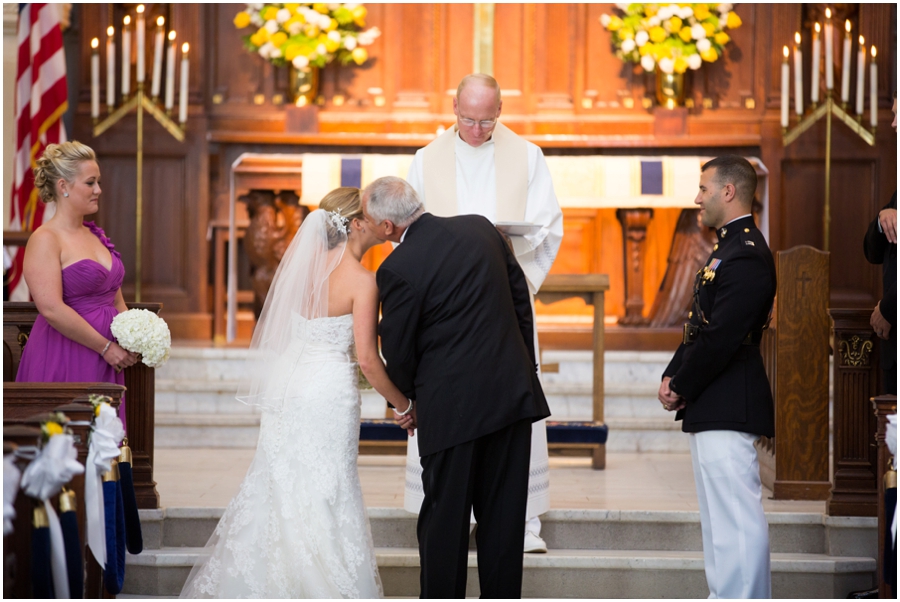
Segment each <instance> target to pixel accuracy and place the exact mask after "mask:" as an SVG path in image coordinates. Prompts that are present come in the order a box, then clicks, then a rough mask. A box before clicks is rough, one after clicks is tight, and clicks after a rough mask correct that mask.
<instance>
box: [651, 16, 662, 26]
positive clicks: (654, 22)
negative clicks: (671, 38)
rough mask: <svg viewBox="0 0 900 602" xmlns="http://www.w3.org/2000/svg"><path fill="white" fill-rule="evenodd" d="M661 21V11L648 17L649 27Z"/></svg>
mask: <svg viewBox="0 0 900 602" xmlns="http://www.w3.org/2000/svg"><path fill="white" fill-rule="evenodd" d="M660 23H662V17H660V16H659V13H656V14H655V15H653V16H652V17H650V18H649V19H647V27H656V26H657V25H659V24H660Z"/></svg>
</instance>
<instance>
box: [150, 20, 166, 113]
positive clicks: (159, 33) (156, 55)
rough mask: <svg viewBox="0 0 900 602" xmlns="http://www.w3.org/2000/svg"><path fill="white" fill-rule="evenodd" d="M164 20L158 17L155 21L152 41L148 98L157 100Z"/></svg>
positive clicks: (160, 73)
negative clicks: (154, 37)
mask: <svg viewBox="0 0 900 602" xmlns="http://www.w3.org/2000/svg"><path fill="white" fill-rule="evenodd" d="M165 24H166V18H165V17H159V18H157V19H156V39H155V40H154V41H153V80H152V83H151V85H150V96H152V97H153V98H157V97H158V96H159V86H160V82H161V80H162V55H163V39H164V38H165V33H166V32H165V27H164V26H165Z"/></svg>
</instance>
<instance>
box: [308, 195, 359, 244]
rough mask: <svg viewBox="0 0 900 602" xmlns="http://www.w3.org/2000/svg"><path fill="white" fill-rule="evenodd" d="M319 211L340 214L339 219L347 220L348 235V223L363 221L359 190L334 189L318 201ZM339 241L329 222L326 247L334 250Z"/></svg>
mask: <svg viewBox="0 0 900 602" xmlns="http://www.w3.org/2000/svg"><path fill="white" fill-rule="evenodd" d="M319 209H324V210H325V211H338V212H339V213H340V214H341V217H343V218H346V219H347V224H348V228H347V232H348V233H349V231H350V229H349V224H350V222H351V221H353V220H354V219H363V211H362V197H361V196H360V190H359V188H351V187H349V186H342V187H341V188H335V189H334V190H332V191H331V192H329V193H328V194H326V195H325V196H324V197H323V198H322V200H321V201H319ZM340 240H343V237H341V236H338V234H337V230H333V228H332V226H331V223H330V222H329V223H328V247H329V248H334V246H336V245H337V243H338V242H339V241H340Z"/></svg>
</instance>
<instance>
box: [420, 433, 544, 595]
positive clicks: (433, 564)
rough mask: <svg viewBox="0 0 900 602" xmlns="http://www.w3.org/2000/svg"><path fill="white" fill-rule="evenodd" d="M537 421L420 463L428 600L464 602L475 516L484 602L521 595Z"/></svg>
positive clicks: (423, 561) (423, 592)
mask: <svg viewBox="0 0 900 602" xmlns="http://www.w3.org/2000/svg"><path fill="white" fill-rule="evenodd" d="M532 420H533V419H531V418H527V419H525V420H520V421H518V422H514V423H513V424H511V425H509V426H507V427H504V428H502V429H500V430H499V431H495V432H493V433H490V434H488V435H485V436H483V437H479V438H478V439H474V440H472V441H467V442H466V443H462V444H460V445H456V446H454V447H451V448H448V449H444V450H441V451H439V452H436V453H433V454H430V455H427V456H423V457H422V486H423V488H424V491H425V499H424V501H423V502H422V510H421V512H420V514H419V523H418V527H417V534H418V538H419V559H420V562H421V565H422V571H421V577H420V579H421V588H422V589H421V597H422V598H465V597H466V573H467V565H468V555H469V516H470V513H471V512H472V511H474V514H475V520H476V521H477V522H478V531H477V533H476V543H477V545H478V580H479V584H480V586H481V597H482V598H520V597H521V596H522V558H523V554H522V548H523V546H524V545H525V532H524V530H523V529H522V525H523V524H525V507H526V504H527V502H528V467H529V463H530V460H531V424H532Z"/></svg>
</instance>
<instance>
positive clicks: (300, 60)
mask: <svg viewBox="0 0 900 602" xmlns="http://www.w3.org/2000/svg"><path fill="white" fill-rule="evenodd" d="M291 64H292V65H293V66H294V68H295V69H304V68H306V67H308V66H309V59H308V58H306V57H305V56H303V55H302V54H299V55H297V56H295V57H294V60H293V61H291Z"/></svg>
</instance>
